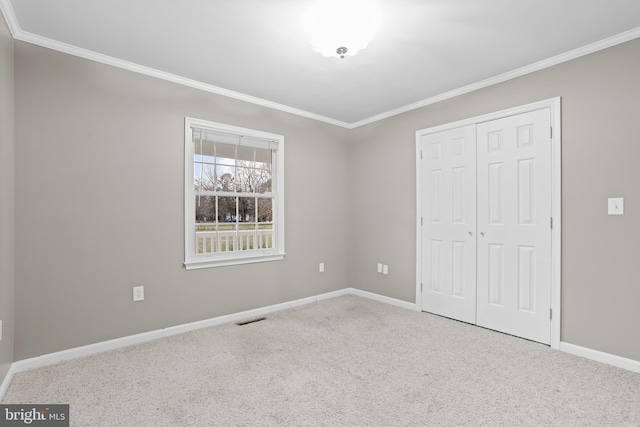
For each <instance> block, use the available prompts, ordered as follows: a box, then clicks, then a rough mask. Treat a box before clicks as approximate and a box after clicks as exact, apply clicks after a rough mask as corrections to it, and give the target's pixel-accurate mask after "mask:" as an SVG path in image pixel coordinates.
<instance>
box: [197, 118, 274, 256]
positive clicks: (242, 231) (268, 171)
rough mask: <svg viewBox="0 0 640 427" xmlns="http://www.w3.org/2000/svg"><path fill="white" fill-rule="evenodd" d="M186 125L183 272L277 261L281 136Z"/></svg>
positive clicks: (202, 123)
mask: <svg viewBox="0 0 640 427" xmlns="http://www.w3.org/2000/svg"><path fill="white" fill-rule="evenodd" d="M186 124H187V127H186V131H187V132H186V134H185V137H186V141H185V143H186V145H185V150H186V151H185V161H186V162H187V164H186V166H185V232H186V234H185V245H186V246H185V250H186V255H185V266H187V268H193V267H190V266H194V265H196V264H200V265H202V266H215V265H229V264H236V263H238V262H243V261H242V260H246V262H251V261H250V259H258V258H259V259H260V261H263V260H269V259H273V260H275V259H282V257H283V256H284V238H283V236H284V233H283V231H284V223H283V212H282V210H283V194H282V188H283V187H282V184H283V178H282V165H281V164H280V163H282V162H283V161H284V155H283V153H282V152H281V149H282V147H283V146H282V143H283V142H284V140H283V138H282V136H280V135H273V134H268V133H264V132H260V131H254V130H251V129H243V128H237V127H234V126H227V125H225V124H219V123H212V122H206V121H203V120H197V119H190V118H187V119H186ZM267 258H269V259H267ZM195 268H201V267H195Z"/></svg>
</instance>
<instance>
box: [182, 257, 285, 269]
mask: <svg viewBox="0 0 640 427" xmlns="http://www.w3.org/2000/svg"><path fill="white" fill-rule="evenodd" d="M284 257H285V254H284V253H282V254H275V255H247V254H243V256H242V258H235V259H234V258H225V259H212V260H208V259H206V260H196V261H185V262H184V263H183V265H184V269H185V270H199V269H202V268H212V267H227V266H230V265H243V264H255V263H257V262H270V261H282V260H283V259H284Z"/></svg>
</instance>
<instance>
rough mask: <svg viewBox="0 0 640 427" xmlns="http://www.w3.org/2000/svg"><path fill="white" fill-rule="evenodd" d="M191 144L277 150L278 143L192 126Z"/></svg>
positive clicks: (271, 140)
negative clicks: (229, 145) (198, 142)
mask: <svg viewBox="0 0 640 427" xmlns="http://www.w3.org/2000/svg"><path fill="white" fill-rule="evenodd" d="M191 129H192V135H193V142H195V141H203V142H220V143H223V144H231V145H242V146H247V147H253V148H263V149H268V150H277V149H278V141H275V140H273V139H267V138H259V137H256V136H250V135H242V134H237V133H229V132H225V131H221V130H217V129H207V128H202V127H197V126H192V127H191Z"/></svg>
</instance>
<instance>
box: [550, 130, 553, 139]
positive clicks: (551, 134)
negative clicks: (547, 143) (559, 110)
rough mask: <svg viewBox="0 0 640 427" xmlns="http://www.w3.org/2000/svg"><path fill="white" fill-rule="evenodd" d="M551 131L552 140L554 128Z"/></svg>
mask: <svg viewBox="0 0 640 427" xmlns="http://www.w3.org/2000/svg"><path fill="white" fill-rule="evenodd" d="M550 129H551V139H553V128H550Z"/></svg>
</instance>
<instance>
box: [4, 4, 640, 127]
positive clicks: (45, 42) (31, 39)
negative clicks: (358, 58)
mask: <svg viewBox="0 0 640 427" xmlns="http://www.w3.org/2000/svg"><path fill="white" fill-rule="evenodd" d="M0 10H1V11H2V14H3V15H4V17H5V20H6V21H7V25H8V26H9V30H10V31H11V34H12V36H13V38H14V39H16V40H20V41H24V42H27V43H31V44H35V45H38V46H42V47H46V48H49V49H53V50H57V51H60V52H63V53H67V54H69V55H74V56H78V57H81V58H84V59H89V60H91V61H96V62H100V63H103V64H107V65H112V66H114V67H118V68H122V69H125V70H129V71H133V72H136V73H140V74H144V75H147V76H151V77H156V78H159V79H162V80H167V81H170V82H173V83H177V84H181V85H184V86H188V87H192V88H194V89H199V90H202V91H205V92H211V93H215V94H217V95H222V96H226V97H228V98H233V99H237V100H240V101H245V102H249V103H252V104H256V105H260V106H263V107H267V108H272V109H274V110H279V111H283V112H285V113H290V114H294V115H297V116H301V117H306V118H308V119H313V120H317V121H320V122H324V123H328V124H330V125H334V126H338V127H342V128H346V129H356V128H359V127H361V126H365V125H368V124H371V123H374V122H378V121H380V120H384V119H387V118H389V117H393V116H397V115H398V114H402V113H406V112H408V111H412V110H416V109H418V108H422V107H426V106H428V105H432V104H435V103H438V102H441V101H444V100H447V99H450V98H454V97H456V96H460V95H464V94H465V93H469V92H473V91H476V90H479V89H483V88H485V87H488V86H492V85H495V84H498V83H502V82H505V81H508V80H511V79H515V78H517V77H521V76H524V75H526V74H530V73H533V72H535V71H540V70H543V69H545V68H549V67H552V66H554V65H558V64H561V63H563V62H567V61H571V60H572V59H576V58H579V57H581V56H585V55H589V54H591V53H594V52H597V51H600V50H603V49H606V48H609V47H612V46H616V45H618V44H622V43H624V42H627V41H630V40H633V39H636V38H639V37H640V27H638V28H634V29H631V30H629V31H625V32H623V33H620V34H617V35H615V36H611V37H608V38H606V39H603V40H600V41H597V42H595V43H591V44H588V45H586V46H582V47H579V48H577V49H574V50H571V51H569V52H565V53H562V54H559V55H556V56H553V57H551V58H547V59H543V60H542V61H538V62H535V63H533V64H530V65H527V66H524V67H521V68H518V69H516V70H513V71H508V72H506V73H503V74H500V75H497V76H494V77H490V78H488V79H485V80H481V81H479V82H475V83H471V84H469V85H467V86H463V87H460V88H458V89H454V90H451V91H449V92H445V93H442V94H439V95H435V96H432V97H429V98H425V99H422V100H420V101H416V102H413V103H411V104H408V105H405V106H403V107H400V108H396V109H393V110H389V111H386V112H384V113H380V114H377V115H375V116H371V117H368V118H365V119H362V120H359V121H356V122H353V123H347V122H343V121H340V120H336V119H332V118H330V117H326V116H322V115H320V114H316V113H311V112H309V111H305V110H301V109H298V108H295V107H290V106H288V105H284V104H279V103H276V102H272V101H268V100H266V99H262V98H257V97H255V96H251V95H246V94H243V93H240V92H235V91H232V90H228V89H224V88H221V87H218V86H214V85H210V84H207V83H203V82H200V81H197V80H193V79H189V78H186V77H182V76H178V75H175V74H171V73H166V72H164V71H160V70H156V69H154V68H150V67H145V66H143V65H139V64H135V63H133V62H128V61H123V60H120V59H118V58H114V57H111V56H108V55H103V54H100V53H96V52H93V51H90V50H87V49H83V48H80V47H77V46H73V45H69V44H66V43H62V42H59V41H56V40H52V39H49V38H46V37H41V36H38V35H35V34H32V33H29V32H26V31H22V29H21V28H20V25H19V24H18V20H17V18H16V16H15V13H14V11H13V7H12V6H11V2H10V0H0Z"/></svg>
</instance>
